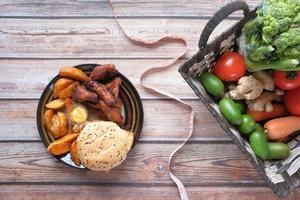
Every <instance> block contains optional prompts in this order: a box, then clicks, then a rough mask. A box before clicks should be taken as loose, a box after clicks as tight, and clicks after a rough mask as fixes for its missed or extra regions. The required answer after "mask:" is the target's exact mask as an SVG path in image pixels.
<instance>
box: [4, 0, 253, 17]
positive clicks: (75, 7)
mask: <svg viewBox="0 0 300 200" xmlns="http://www.w3.org/2000/svg"><path fill="white" fill-rule="evenodd" d="M230 1H231V0H164V1H160V0H115V1H113V2H114V5H115V7H116V9H117V13H118V15H119V16H121V17H127V18H135V17H168V18H169V17H176V18H203V17H205V18H208V17H210V16H211V15H212V14H213V13H214V12H215V11H216V10H217V9H219V8H221V7H222V6H223V5H225V4H226V3H228V2H230ZM246 2H247V3H249V5H250V6H251V7H255V6H256V5H257V3H258V2H259V1H258V0H247V1H246ZM0 7H1V11H2V12H0V16H5V17H21V18H25V17H39V18H42V17H54V18H61V17H77V18H79V17H85V18H93V17H99V18H107V17H110V18H111V17H112V12H111V10H110V7H109V5H108V4H107V3H106V0H79V1H72V0H65V1H51V0H44V1H39V0H29V1H28V0H2V1H1V2H0ZM239 15H240V13H238V14H236V15H235V16H239Z"/></svg>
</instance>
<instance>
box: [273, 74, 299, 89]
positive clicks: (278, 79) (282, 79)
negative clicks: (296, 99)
mask: <svg viewBox="0 0 300 200" xmlns="http://www.w3.org/2000/svg"><path fill="white" fill-rule="evenodd" d="M273 79H274V82H275V84H276V85H277V87H279V88H281V89H283V90H293V89H296V88H298V87H300V71H294V72H283V71H275V72H274V75H273Z"/></svg>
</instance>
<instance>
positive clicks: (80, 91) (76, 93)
mask: <svg viewBox="0 0 300 200" xmlns="http://www.w3.org/2000/svg"><path fill="white" fill-rule="evenodd" d="M72 100H73V101H74V102H77V103H81V102H85V101H90V102H94V103H97V102H98V96H97V94H96V93H94V92H91V91H88V90H87V89H85V88H84V87H82V86H81V85H78V86H76V87H75V88H74V89H73V92H72Z"/></svg>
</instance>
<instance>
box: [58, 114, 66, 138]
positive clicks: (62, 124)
mask: <svg viewBox="0 0 300 200" xmlns="http://www.w3.org/2000/svg"><path fill="white" fill-rule="evenodd" d="M57 116H58V118H59V123H60V136H64V135H66V134H67V133H68V121H67V117H66V115H65V113H63V112H57Z"/></svg>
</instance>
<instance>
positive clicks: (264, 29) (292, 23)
mask: <svg viewBox="0 0 300 200" xmlns="http://www.w3.org/2000/svg"><path fill="white" fill-rule="evenodd" d="M256 14H257V17H256V18H254V19H253V20H251V21H249V22H248V23H246V24H245V26H244V30H243V33H244V35H245V38H246V39H245V40H246V52H247V55H245V56H246V57H247V59H246V64H247V66H248V68H252V69H249V70H252V71H256V69H255V64H256V63H257V66H258V68H265V67H267V68H268V67H270V66H271V65H272V63H274V64H277V65H278V64H279V65H280V64H281V63H282V65H281V66H277V67H278V68H279V69H280V68H281V69H284V70H287V69H291V70H293V69H294V70H295V69H296V68H295V66H296V65H298V64H299V61H300V56H299V54H300V49H299V46H300V0H264V2H263V4H262V6H261V7H260V8H258V10H257V12H256ZM286 61H293V62H289V63H292V64H293V65H290V64H289V65H288V66H287V65H286V64H285V63H286ZM296 61H298V62H296ZM247 62H248V63H247ZM296 63H297V64H296ZM264 64H265V67H263V65H264ZM249 66H250V67H249ZM298 67H300V66H297V68H298Z"/></svg>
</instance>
